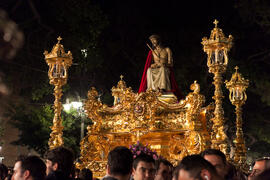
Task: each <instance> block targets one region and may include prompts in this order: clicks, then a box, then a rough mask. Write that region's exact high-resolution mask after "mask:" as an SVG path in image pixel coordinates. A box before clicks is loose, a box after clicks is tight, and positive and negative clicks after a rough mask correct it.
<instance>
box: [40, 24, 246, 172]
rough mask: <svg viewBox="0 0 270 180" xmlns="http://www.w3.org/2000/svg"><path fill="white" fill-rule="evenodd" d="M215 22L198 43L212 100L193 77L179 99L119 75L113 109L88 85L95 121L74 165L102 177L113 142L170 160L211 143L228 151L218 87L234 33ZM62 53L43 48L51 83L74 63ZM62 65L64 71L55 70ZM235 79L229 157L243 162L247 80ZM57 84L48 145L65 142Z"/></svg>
mask: <svg viewBox="0 0 270 180" xmlns="http://www.w3.org/2000/svg"><path fill="white" fill-rule="evenodd" d="M214 24H215V28H214V29H213V30H212V31H211V35H210V38H209V39H207V38H203V40H202V44H203V46H204V48H203V50H204V51H205V52H206V53H207V55H208V59H207V65H208V67H209V72H210V73H213V74H214V81H213V84H214V86H215V92H214V96H213V99H214V101H215V103H212V104H210V105H205V97H204V96H203V95H202V94H200V86H199V84H198V83H197V82H196V81H194V83H193V84H192V85H191V86H190V89H191V91H192V92H190V93H189V94H188V95H187V96H186V97H185V99H182V100H181V101H177V100H176V98H175V96H170V95H162V94H160V93H159V92H155V91H152V90H148V91H146V92H143V93H140V94H138V93H135V92H133V90H132V89H131V88H130V87H127V86H126V83H125V81H124V80H123V76H121V80H120V81H119V82H118V84H117V86H116V87H113V88H112V96H113V97H114V105H113V106H112V107H109V106H107V105H106V104H103V103H102V102H101V101H100V100H99V98H98V92H97V90H96V89H95V88H93V87H92V88H91V89H90V90H89V91H88V99H87V100H86V101H85V104H84V109H85V111H86V114H87V116H88V117H89V118H90V119H91V120H92V121H93V125H89V126H88V127H87V131H88V132H87V136H85V137H84V138H83V139H82V141H81V143H80V146H81V147H80V149H81V157H80V161H79V162H77V163H76V166H77V167H78V168H80V169H82V168H89V169H91V170H92V171H93V173H94V176H95V177H102V176H104V175H105V170H106V165H107V162H106V160H107V155H108V153H109V151H110V150H111V149H113V148H114V147H116V146H127V147H128V146H129V145H132V144H135V143H136V142H137V141H140V142H141V143H142V144H149V145H150V148H151V149H152V150H156V151H157V153H158V154H159V155H162V156H163V157H164V158H166V159H168V160H169V161H171V162H172V163H174V164H176V163H177V161H179V160H181V159H182V158H183V157H184V156H186V155H189V154H196V153H200V152H201V151H203V150H204V149H206V148H210V147H212V148H217V149H220V150H221V151H223V152H224V153H225V154H226V155H228V146H227V136H226V134H225V132H224V121H225V120H224V117H223V115H224V112H223V108H222V99H223V94H222V88H221V86H222V85H223V83H224V82H223V81H222V74H223V73H224V72H225V71H226V67H227V64H228V54H227V52H228V51H229V50H230V48H231V46H232V36H231V35H230V36H229V37H228V38H226V37H225V36H224V34H223V32H222V30H221V29H220V28H218V27H217V24H218V21H216V20H215V22H214ZM59 39H60V38H59ZM59 41H60V40H59ZM57 45H59V42H58V44H57ZM57 47H58V46H57ZM62 51H63V50H62ZM62 51H61V53H60V52H59V53H57V56H55V57H53V58H51V57H49V56H48V53H47V52H45V59H46V61H47V63H48V64H49V67H50V69H49V77H50V82H54V79H57V80H61V82H62V81H63V83H62V84H65V83H66V80H67V73H66V72H67V69H68V67H69V66H70V65H71V63H72V61H71V60H72V56H71V53H70V52H69V53H68V54H67V55H66V54H65V53H64V51H63V52H62ZM57 52H58V51H57ZM63 55H65V56H63ZM50 58H51V59H52V60H51V59H50ZM51 62H52V63H51ZM54 67H56V68H54ZM61 67H62V68H61ZM54 69H55V71H54ZM61 69H63V70H64V71H63V72H64V73H58V71H59V72H60V70H61ZM58 74H60V75H59V76H58ZM61 74H62V75H63V77H62V76H61ZM55 75H57V76H55ZM234 76H236V75H234ZM239 77H240V76H239ZM238 81H239V80H237V79H235V78H232V80H231V81H230V82H227V87H228V88H229V90H230V92H233V93H230V99H231V101H232V103H233V104H234V105H235V106H236V114H237V118H236V124H237V126H236V127H237V132H236V135H237V138H236V140H235V144H236V148H237V150H236V151H235V155H234V157H233V160H234V161H235V162H237V163H238V162H240V161H241V165H242V164H243V163H244V162H245V156H246V154H245V153H246V150H245V144H244V139H243V132H242V118H241V112H242V111H241V106H242V105H243V104H244V103H245V100H246V94H245V89H246V88H247V86H248V82H244V83H242V82H238ZM57 82H58V81H57ZM52 84H54V83H52ZM62 84H61V85H62ZM56 85H57V87H58V86H59V88H58V89H56V90H57V92H58V91H59V93H57V92H55V95H56V94H59V95H58V96H56V102H55V118H54V120H53V126H52V127H51V129H52V134H53V135H56V136H57V137H59V138H58V139H57V140H55V138H54V139H50V141H49V144H50V147H51V148H52V147H57V146H60V145H61V144H62V143H63V141H62V129H63V127H62V126H61V119H60V112H61V107H60V106H61V103H60V97H61V95H62V93H61V92H62V91H61V86H60V85H58V84H56ZM55 127H57V128H55ZM55 129H57V131H56V130H55ZM53 137H54V136H52V138H53ZM52 142H54V143H52Z"/></svg>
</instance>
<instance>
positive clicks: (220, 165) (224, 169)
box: [201, 149, 228, 178]
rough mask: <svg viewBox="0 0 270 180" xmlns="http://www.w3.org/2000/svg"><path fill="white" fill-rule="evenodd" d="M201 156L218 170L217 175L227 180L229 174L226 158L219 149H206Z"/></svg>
mask: <svg viewBox="0 0 270 180" xmlns="http://www.w3.org/2000/svg"><path fill="white" fill-rule="evenodd" d="M201 156H202V157H203V158H204V159H206V160H207V161H209V162H210V163H211V164H212V165H213V166H214V167H215V168H216V170H217V173H218V174H219V175H220V176H221V177H223V178H225V176H226V175H227V173H228V166H227V161H226V156H225V154H224V153H223V152H221V151H220V150H217V149H206V150H205V151H203V152H201Z"/></svg>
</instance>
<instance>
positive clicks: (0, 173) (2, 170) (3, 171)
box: [0, 163, 8, 180]
mask: <svg viewBox="0 0 270 180" xmlns="http://www.w3.org/2000/svg"><path fill="white" fill-rule="evenodd" d="M7 175H8V168H7V166H5V165H4V164H2V163H0V180H4V179H5V178H6V177H7Z"/></svg>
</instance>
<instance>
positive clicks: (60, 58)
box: [43, 36, 73, 149]
mask: <svg viewBox="0 0 270 180" xmlns="http://www.w3.org/2000/svg"><path fill="white" fill-rule="evenodd" d="M57 40H58V42H57V44H56V45H54V47H53V49H52V51H51V52H50V53H48V51H44V53H43V54H44V56H45V60H46V63H47V64H48V66H49V71H48V76H49V79H50V84H52V85H54V86H55V88H54V96H55V101H54V118H53V125H52V126H51V130H52V132H51V134H50V139H49V142H48V144H49V147H50V149H53V148H55V147H58V146H61V145H63V139H62V135H63V132H62V131H63V128H64V127H63V125H62V119H61V111H62V103H61V102H60V99H61V97H62V95H63V93H62V86H63V85H65V84H66V83H67V78H68V73H67V72H68V68H69V67H70V66H71V64H72V59H73V58H72V54H71V52H70V51H68V52H67V53H65V50H64V46H63V45H62V44H60V41H61V40H62V38H61V37H60V36H59V37H58V38H57Z"/></svg>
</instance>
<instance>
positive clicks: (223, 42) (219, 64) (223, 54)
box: [201, 20, 233, 155]
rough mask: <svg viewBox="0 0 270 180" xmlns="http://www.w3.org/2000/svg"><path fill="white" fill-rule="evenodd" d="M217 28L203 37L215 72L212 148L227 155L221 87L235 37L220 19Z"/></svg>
mask: <svg viewBox="0 0 270 180" xmlns="http://www.w3.org/2000/svg"><path fill="white" fill-rule="evenodd" d="M214 24H215V28H214V29H213V30H212V31H211V35H210V38H209V39H207V38H206V37H204V38H203V39H202V42H201V43H202V45H203V50H204V52H206V54H207V56H208V58H207V66H208V68H209V72H210V73H213V74H214V82H213V84H214V86H215V92H214V96H213V99H214V100H215V110H214V118H213V119H212V121H213V131H212V133H211V139H212V148H215V149H220V150H221V151H223V152H224V153H225V154H226V155H228V153H227V152H228V151H227V142H226V140H227V136H226V134H225V132H224V111H223V108H222V99H223V98H224V97H223V93H222V89H221V85H222V84H223V81H222V74H223V73H224V72H225V71H226V68H227V64H228V51H229V50H230V49H231V47H232V39H233V37H232V36H231V35H229V37H228V38H226V37H225V35H224V34H223V31H222V29H220V28H218V27H217V24H218V21H217V20H215V21H214Z"/></svg>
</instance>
